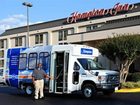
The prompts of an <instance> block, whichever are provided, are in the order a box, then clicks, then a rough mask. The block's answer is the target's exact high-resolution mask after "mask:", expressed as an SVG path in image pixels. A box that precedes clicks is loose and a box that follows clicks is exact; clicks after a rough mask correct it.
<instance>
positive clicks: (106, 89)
mask: <svg viewBox="0 0 140 105" xmlns="http://www.w3.org/2000/svg"><path fill="white" fill-rule="evenodd" d="M98 55H99V51H98V49H96V48H93V47H89V46H85V45H53V46H39V47H32V48H12V49H8V50H7V54H6V57H5V58H6V63H5V66H6V67H5V82H6V84H7V85H9V86H13V87H16V88H19V89H24V90H25V92H26V93H27V94H32V93H33V84H32V72H33V70H34V68H35V67H36V66H37V64H38V63H42V65H43V66H42V67H43V70H45V72H46V73H47V74H48V75H50V76H51V77H53V78H55V79H53V80H47V79H46V80H45V85H46V87H47V88H48V89H47V90H48V92H49V93H60V94H63V93H64V94H70V93H73V92H77V91H82V93H83V95H84V96H85V97H86V98H90V97H92V96H94V95H96V93H97V92H98V91H102V92H103V93H104V94H106V95H109V94H112V93H113V92H114V91H115V88H116V87H118V86H119V73H118V72H116V71H111V70H104V69H102V68H101V67H100V66H99V65H98V63H96V62H95V60H94V59H95V58H96V57H98Z"/></svg>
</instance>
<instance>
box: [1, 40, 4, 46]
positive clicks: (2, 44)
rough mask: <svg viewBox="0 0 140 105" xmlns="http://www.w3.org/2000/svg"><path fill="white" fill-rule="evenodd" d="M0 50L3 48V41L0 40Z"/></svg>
mask: <svg viewBox="0 0 140 105" xmlns="http://www.w3.org/2000/svg"><path fill="white" fill-rule="evenodd" d="M0 48H4V40H0Z"/></svg>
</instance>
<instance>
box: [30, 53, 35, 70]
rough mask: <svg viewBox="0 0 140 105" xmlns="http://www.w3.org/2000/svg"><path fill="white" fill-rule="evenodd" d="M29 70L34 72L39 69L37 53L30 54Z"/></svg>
mask: <svg viewBox="0 0 140 105" xmlns="http://www.w3.org/2000/svg"><path fill="white" fill-rule="evenodd" d="M28 63H29V64H28V68H29V69H30V70H34V69H35V68H36V67H37V53H30V54H29V61H28Z"/></svg>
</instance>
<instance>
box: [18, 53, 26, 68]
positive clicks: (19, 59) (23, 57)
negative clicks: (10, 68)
mask: <svg viewBox="0 0 140 105" xmlns="http://www.w3.org/2000/svg"><path fill="white" fill-rule="evenodd" d="M21 54H25V55H26V57H20V55H21ZM20 55H19V62H20V58H26V67H25V68H24V69H20V68H19V65H20V63H19V64H18V69H19V70H26V68H27V53H20Z"/></svg>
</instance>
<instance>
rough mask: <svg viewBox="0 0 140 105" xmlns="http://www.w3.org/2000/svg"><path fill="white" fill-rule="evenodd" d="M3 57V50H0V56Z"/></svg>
mask: <svg viewBox="0 0 140 105" xmlns="http://www.w3.org/2000/svg"><path fill="white" fill-rule="evenodd" d="M3 57H4V50H0V58H3Z"/></svg>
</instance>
